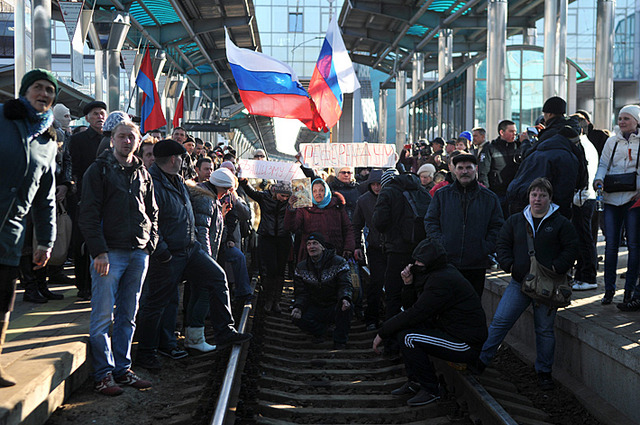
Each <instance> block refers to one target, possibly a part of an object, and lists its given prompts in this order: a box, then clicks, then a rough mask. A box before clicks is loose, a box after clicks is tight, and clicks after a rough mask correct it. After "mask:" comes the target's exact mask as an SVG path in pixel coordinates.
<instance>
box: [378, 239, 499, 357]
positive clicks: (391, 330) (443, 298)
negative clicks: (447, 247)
mask: <svg viewBox="0 0 640 425" xmlns="http://www.w3.org/2000/svg"><path fill="white" fill-rule="evenodd" d="M429 244H430V241H428V240H425V241H422V242H420V243H419V244H418V246H417V247H416V249H415V251H414V253H413V258H414V259H420V260H421V261H423V262H424V263H425V266H424V267H420V268H417V267H416V266H414V269H413V272H414V277H413V280H414V282H413V284H411V285H404V286H405V287H407V288H403V295H402V298H403V304H404V307H405V309H404V311H402V312H401V313H398V314H396V315H395V316H393V317H392V318H390V319H388V320H387V321H385V322H384V324H383V325H382V328H380V329H379V330H378V334H379V335H380V336H381V337H382V338H385V339H386V338H391V337H392V336H393V335H394V334H396V333H397V332H399V331H401V330H404V329H412V328H434V327H435V328H437V329H440V330H442V331H444V332H446V333H447V334H449V335H452V336H454V337H456V338H458V339H460V340H461V341H463V342H466V343H467V344H469V346H470V347H472V348H474V349H475V350H478V351H479V350H480V349H481V348H482V344H484V341H485V340H486V339H487V319H486V317H485V315H484V311H483V310H482V304H481V303H480V297H478V294H477V293H476V291H475V290H474V289H473V287H472V286H471V284H470V283H469V282H468V281H467V280H466V279H465V278H464V277H463V276H462V275H461V274H460V272H459V271H458V270H457V269H456V268H455V267H453V265H451V264H448V263H447V262H446V261H445V259H446V253H445V252H444V251H443V250H442V247H440V252H439V254H438V253H437V252H432V253H430V254H429V255H424V256H423V255H420V251H421V249H422V248H424V247H426V246H428V245H429ZM438 245H439V244H438ZM425 260H426V262H425ZM411 298H413V300H415V301H412V299H411Z"/></svg>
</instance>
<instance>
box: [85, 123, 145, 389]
mask: <svg viewBox="0 0 640 425" xmlns="http://www.w3.org/2000/svg"><path fill="white" fill-rule="evenodd" d="M111 143H112V145H113V149H108V150H105V151H104V152H103V153H102V154H101V155H100V156H99V157H98V158H97V159H96V162H94V163H93V164H92V165H91V166H90V167H89V168H88V169H87V171H86V173H85V175H84V180H83V188H82V203H81V209H80V215H79V223H78V225H79V227H80V230H81V231H82V234H83V236H84V238H85V241H86V244H87V248H88V250H89V253H90V255H91V284H92V288H91V290H92V294H93V295H92V300H91V322H90V329H89V343H90V344H91V357H92V362H93V369H94V381H95V390H96V391H97V392H99V393H101V394H104V395H109V396H114V395H119V394H122V392H123V390H122V388H121V387H120V386H121V385H129V386H132V387H133V388H136V389H146V388H149V387H151V382H149V381H146V380H143V379H140V378H139V377H138V376H137V375H136V374H135V373H134V372H133V371H131V369H130V367H131V343H132V341H133V333H134V330H135V317H136V312H137V310H138V300H139V298H140V292H141V289H142V282H144V277H145V275H146V273H147V266H148V264H149V253H150V252H152V251H153V249H154V248H155V245H156V242H157V239H158V233H157V230H158V207H157V205H156V202H155V199H154V193H153V182H152V180H151V176H150V175H149V172H148V171H147V170H146V168H145V167H144V165H143V164H142V161H141V160H139V159H138V158H137V157H135V156H134V152H135V151H136V149H137V148H138V144H139V143H140V132H139V130H138V127H137V126H136V125H135V124H133V123H132V122H123V123H121V124H119V125H118V126H116V128H115V129H114V130H113V131H112V134H111ZM114 304H115V306H116V307H115V309H114ZM111 325H113V331H112V333H111V337H109V327H110V326H111Z"/></svg>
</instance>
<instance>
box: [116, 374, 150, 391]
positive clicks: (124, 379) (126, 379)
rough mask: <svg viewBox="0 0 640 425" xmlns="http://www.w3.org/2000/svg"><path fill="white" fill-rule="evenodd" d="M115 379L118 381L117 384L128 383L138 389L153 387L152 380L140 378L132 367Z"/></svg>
mask: <svg viewBox="0 0 640 425" xmlns="http://www.w3.org/2000/svg"><path fill="white" fill-rule="evenodd" d="M114 381H116V384H118V385H128V386H130V387H133V388H135V389H136V390H146V389H147V388H151V381H147V380H146V379H142V378H140V377H139V376H138V375H136V374H135V373H134V372H133V371H132V370H131V369H129V370H127V371H126V372H125V373H124V375H121V376H116V377H115V378H114Z"/></svg>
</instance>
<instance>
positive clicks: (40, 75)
mask: <svg viewBox="0 0 640 425" xmlns="http://www.w3.org/2000/svg"><path fill="white" fill-rule="evenodd" d="M38 80H47V81H49V82H50V83H51V84H53V86H54V87H55V88H56V96H57V95H58V79H57V78H56V76H55V75H53V73H51V71H47V70H46V69H42V68H36V69H32V70H31V71H29V72H27V73H26V74H24V76H23V77H22V82H21V83H20V92H18V94H19V95H20V96H24V95H25V94H26V93H27V89H28V88H29V87H31V85H32V84H33V83H35V82H36V81H38Z"/></svg>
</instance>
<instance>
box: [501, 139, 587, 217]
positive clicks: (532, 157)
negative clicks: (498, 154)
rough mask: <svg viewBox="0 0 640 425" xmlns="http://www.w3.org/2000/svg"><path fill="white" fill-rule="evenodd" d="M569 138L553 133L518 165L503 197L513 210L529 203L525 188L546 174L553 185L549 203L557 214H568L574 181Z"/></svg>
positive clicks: (575, 173) (575, 164) (575, 174)
mask: <svg viewBox="0 0 640 425" xmlns="http://www.w3.org/2000/svg"><path fill="white" fill-rule="evenodd" d="M571 143H572V142H570V141H569V139H567V138H566V137H565V136H563V135H561V134H559V133H558V134H556V135H555V136H552V137H551V138H549V139H546V140H545V141H543V142H541V143H539V144H538V145H537V147H536V149H535V150H534V151H533V152H531V153H530V154H529V155H528V156H527V157H526V158H525V160H524V161H523V162H522V165H520V169H519V170H518V173H517V174H516V175H515V177H514V179H513V181H512V182H511V183H510V184H509V188H508V189H507V200H508V201H509V205H510V207H512V208H514V210H515V211H522V209H523V208H524V207H525V206H526V205H527V204H528V203H529V199H528V198H527V190H528V189H529V185H530V184H531V182H532V181H533V180H535V179H536V178H538V177H546V178H547V179H549V181H550V182H551V184H552V186H553V202H554V203H556V204H557V205H558V206H559V207H560V213H561V214H562V215H564V216H565V217H571V204H572V202H573V194H574V192H575V190H576V185H577V181H578V158H577V157H576V155H575V154H574V153H573V148H572V146H571Z"/></svg>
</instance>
